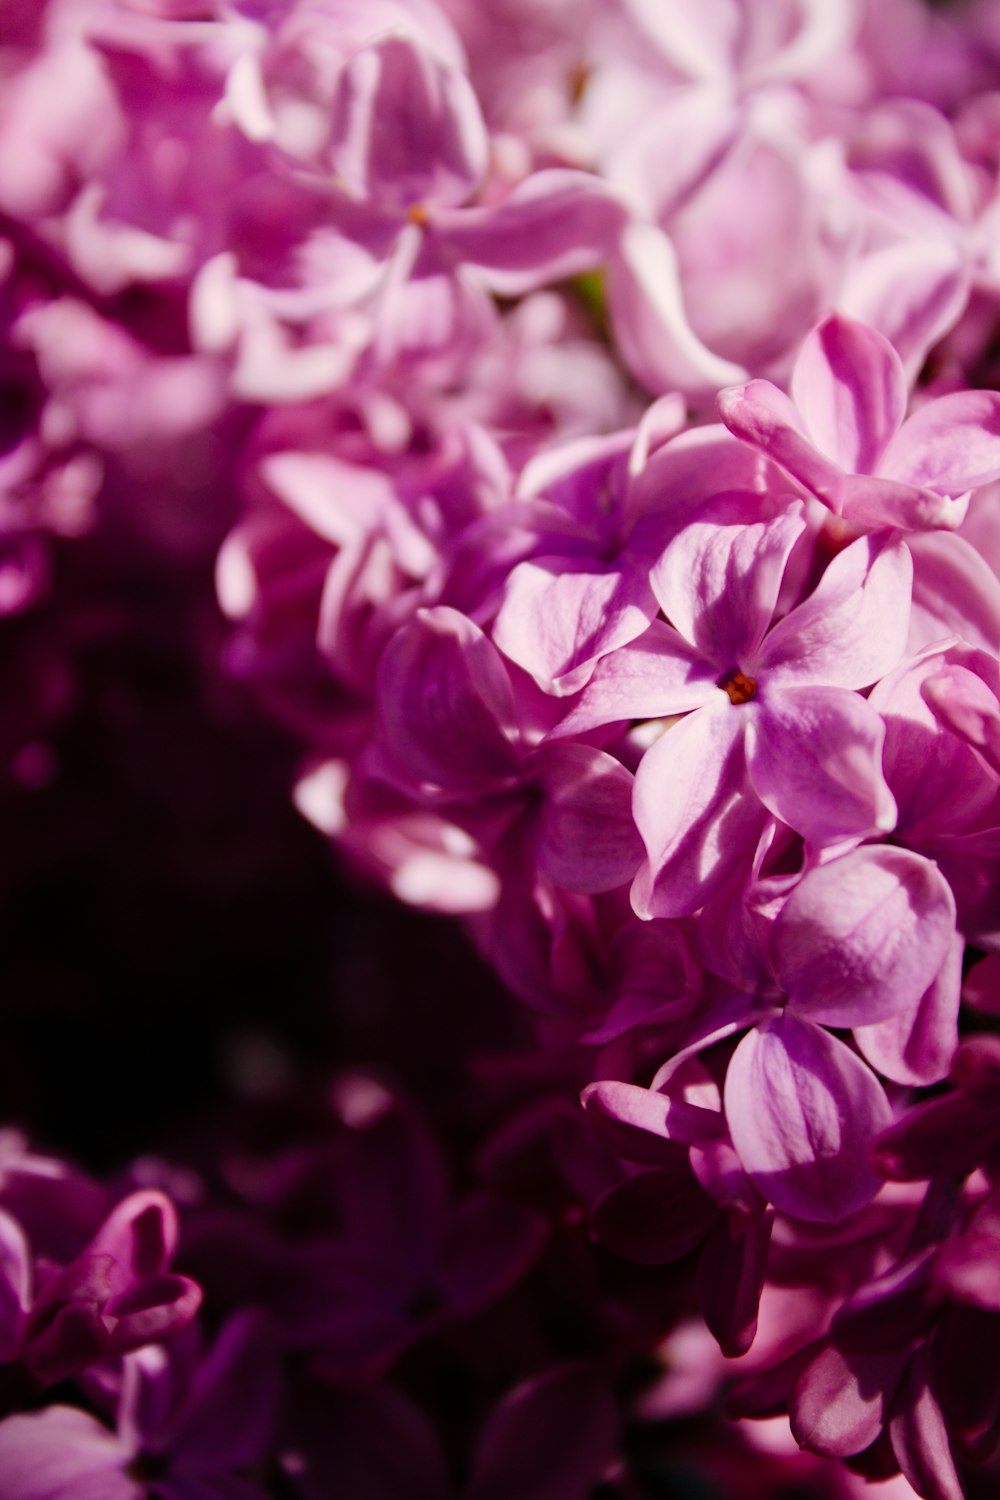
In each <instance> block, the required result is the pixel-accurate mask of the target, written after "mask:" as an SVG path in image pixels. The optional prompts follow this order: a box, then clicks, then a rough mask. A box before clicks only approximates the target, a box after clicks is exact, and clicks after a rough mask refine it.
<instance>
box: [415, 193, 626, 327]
mask: <svg viewBox="0 0 1000 1500" xmlns="http://www.w3.org/2000/svg"><path fill="white" fill-rule="evenodd" d="M627 217H628V214H627V211H626V208H625V205H624V204H623V203H622V202H621V201H620V199H619V198H617V197H616V196H615V194H614V192H613V190H612V189H611V188H610V187H608V186H606V185H605V184H604V183H603V182H602V181H601V179H600V178H598V177H593V176H591V175H590V173H587V172H573V171H568V170H563V169H561V168H551V169H549V170H547V171H543V172H535V173H533V175H532V176H530V177H527V178H526V179H525V180H524V181H523V182H521V183H519V184H518V186H517V187H516V188H515V189H514V191H513V192H512V193H511V195H510V197H509V198H505V199H504V200H503V202H502V203H499V204H496V205H493V206H491V207H489V208H468V209H463V210H461V211H459V212H455V213H442V214H440V215H437V216H436V217H435V233H436V234H437V236H438V237H439V238H440V240H441V241H442V242H445V244H446V249H447V252H448V254H449V256H454V255H457V256H459V257H460V258H461V260H462V261H464V262H465V263H466V264H468V265H470V266H475V267H477V268H478V269H479V270H480V271H482V272H484V273H485V277H486V280H487V282H488V283H489V286H490V288H491V289H492V290H493V291H494V292H498V293H499V294H500V295H501V296H506V297H519V296H521V295H522V294H523V293H525V292H529V291H532V290H534V289H535V288H536V287H540V286H544V285H546V284H547V283H549V282H552V281H561V280H563V279H565V278H566V277H568V276H575V275H576V274H577V273H578V272H580V271H586V270H589V269H590V268H591V267H592V266H595V265H598V264H599V263H600V262H601V261H603V260H605V259H607V256H608V254H609V252H610V250H611V247H612V245H613V244H614V242H615V240H616V239H617V237H618V235H619V234H620V232H621V229H622V227H623V225H624V224H625V221H626V219H627Z"/></svg>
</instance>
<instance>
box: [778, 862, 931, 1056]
mask: <svg viewBox="0 0 1000 1500" xmlns="http://www.w3.org/2000/svg"><path fill="white" fill-rule="evenodd" d="M954 941H955V902H954V898H953V897H952V894H951V891H950V890H949V889H948V885H947V882H946V881H945V880H944V878H943V877H942V876H941V875H940V874H939V872H938V870H937V867H936V866H935V865H933V864H931V862H930V861H929V860H926V859H921V857H920V855H919V854H911V853H910V851H909V850H907V849H893V848H885V847H868V848H863V849H856V850H854V851H852V853H850V854H847V855H845V856H844V857H843V858H842V859H835V860H832V861H831V862H830V863H829V864H826V865H820V866H818V867H817V868H816V869H813V870H810V871H809V873H808V874H807V875H805V876H804V878H803V879H802V880H801V881H800V882H799V884H798V885H797V886H796V887H795V889H794V890H793V891H792V893H791V895H790V896H789V897H788V900H787V901H786V902H785V905H784V907H783V909H782V911H781V913H780V914H779V916H778V918H777V920H776V922H775V924H774V929H773V935H772V943H771V946H772V954H773V962H774V966H775V970H776V973H777V975H778V978H779V979H780V981H781V983H782V984H783V985H784V987H785V989H786V991H787V992H788V995H789V1004H790V1005H792V1006H793V1007H794V1009H795V1012H796V1014H797V1015H801V1016H808V1017H810V1018H811V1019H812V1020H814V1021H818V1022H820V1023H822V1024H823V1025H826V1026H862V1027H863V1026H866V1025H868V1024H869V1023H871V1022H876V1021H884V1020H887V1019H888V1018H889V1017H892V1016H896V1015H898V1014H903V1015H907V1016H910V1017H913V1016H914V1015H915V1013H916V1012H917V1010H918V1008H919V1006H920V1005H921V1002H922V998H923V996H924V993H925V991H926V990H927V987H928V984H929V983H930V982H931V981H932V980H934V979H935V978H936V976H937V975H938V973H939V971H940V970H941V969H942V967H943V966H944V965H945V963H946V960H948V958H949V955H950V954H951V953H952V950H953V945H954ZM948 972H949V974H950V972H951V971H950V969H949V971H948ZM952 977H953V976H952ZM942 984H943V986H944V990H943V991H942V994H941V996H940V1000H941V1004H942V1006H944V1007H945V1008H947V1004H948V1001H947V992H948V988H949V980H948V976H945V978H944V979H942ZM954 1005H955V1008H957V994H956V997H955V1001H954ZM953 1029H954V1028H953V1027H952V1030H953Z"/></svg>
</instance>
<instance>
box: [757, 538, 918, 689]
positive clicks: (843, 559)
mask: <svg viewBox="0 0 1000 1500" xmlns="http://www.w3.org/2000/svg"><path fill="white" fill-rule="evenodd" d="M912 578H913V564H912V562H911V561H910V554H909V552H908V550H907V548H906V544H905V543H904V542H903V541H902V540H901V539H900V538H899V537H897V536H894V535H891V534H883V535H882V536H864V537H859V538H858V540H857V541H856V542H852V543H851V545H850V546H849V547H845V549H844V551H843V552H840V553H838V554H837V556H836V557H835V558H834V559H833V561H832V562H831V563H830V565H829V567H828V568H827V570H826V572H825V573H824V574H823V577H822V578H821V579H820V582H819V584H818V585H817V587H816V588H815V590H814V591H813V593H811V594H810V595H809V598H808V599H806V600H805V601H804V602H803V603H802V604H800V605H798V607H797V608H795V609H793V610H792V611H791V613H790V614H787V615H786V616H785V618H784V619H783V620H781V621H779V623H778V624H777V625H776V626H775V627H774V629H773V630H772V631H771V633H770V634H769V635H768V637H767V639H766V640H765V641H764V646H763V649H762V650H761V653H760V656H759V658H758V661H757V669H756V670H757V671H758V672H759V673H760V674H761V675H764V674H766V680H767V681H768V682H771V683H775V684H779V683H780V684H781V685H788V684H791V683H795V684H796V685H798V684H800V683H802V684H804V683H816V684H817V685H822V686H824V687H845V688H865V687H870V686H871V684H872V683H873V682H877V681H878V679H879V678H880V677H884V676H885V674H886V673H887V672H891V671H892V669H893V667H894V666H895V665H896V663H897V662H898V661H899V659H900V657H901V656H902V654H903V652H904V650H905V649H906V633H907V625H908V621H909V613H910V592H911V588H912ZM750 670H751V671H753V670H754V669H753V668H752V667H751V668H750Z"/></svg>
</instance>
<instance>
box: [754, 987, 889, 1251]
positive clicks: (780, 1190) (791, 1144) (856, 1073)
mask: <svg viewBox="0 0 1000 1500" xmlns="http://www.w3.org/2000/svg"><path fill="white" fill-rule="evenodd" d="M724 1098H725V1111H726V1119H727V1121H728V1122H729V1129H730V1134H731V1136H732V1141H733V1145H734V1147H735V1148H736V1151H737V1154H738V1155H739V1158H740V1161H741V1162H742V1163H743V1166H744V1169H745V1170H746V1172H747V1174H748V1175H749V1177H750V1178H751V1180H752V1182H753V1183H754V1185H755V1186H756V1187H757V1189H758V1190H759V1191H760V1192H761V1193H762V1194H763V1196H764V1197H765V1198H767V1199H768V1200H769V1201H770V1202H771V1203H773V1204H774V1206H775V1208H777V1209H780V1210H781V1211H782V1212H784V1213H788V1214H792V1215H793V1216H794V1217H796V1218H800V1219H809V1220H812V1221H818V1222H820V1223H824V1224H837V1223H839V1222H840V1221H841V1220H842V1219H845V1218H846V1217H847V1215H848V1214H851V1213H854V1212H856V1210H857V1209H859V1208H863V1207H864V1205H865V1204H866V1203H869V1202H870V1201H871V1199H872V1198H874V1196H875V1194H876V1192H877V1191H878V1187H879V1182H878V1178H877V1177H876V1176H875V1174H874V1172H873V1171H872V1169H871V1167H870V1166H869V1165H868V1149H869V1145H870V1142H871V1140H872V1138H873V1136H874V1135H875V1134H876V1133H877V1132H878V1131H879V1130H882V1129H884V1128H885V1127H886V1126H887V1125H888V1124H889V1122H890V1119H891V1111H890V1109H889V1102H888V1100H887V1099H886V1097H885V1094H884V1093H883V1091H882V1087H881V1085H880V1084H879V1082H878V1080H877V1079H876V1077H875V1075H874V1073H872V1072H871V1070H870V1069H869V1068H867V1067H866V1066H865V1064H864V1063H863V1062H862V1061H861V1059H860V1058H859V1057H857V1056H856V1055H855V1053H853V1052H851V1051H850V1049H849V1048H847V1047H846V1046H845V1045H844V1043H843V1042H839V1041H837V1039H836V1038H835V1037H832V1036H830V1035H829V1034H828V1033H827V1032H825V1031H823V1030H822V1029H821V1028H820V1027H819V1026H814V1025H813V1024H812V1022H811V1021H800V1020H798V1019H797V1018H796V1017H795V1016H793V1015H791V1014H790V1013H789V1012H787V1011H786V1012H785V1013H784V1014H783V1015H782V1016H781V1017H780V1018H779V1019H777V1020H775V1021H771V1022H765V1023H764V1024H763V1025H762V1026H759V1027H757V1028H756V1029H755V1030H754V1031H751V1032H749V1033H748V1035H747V1036H745V1037H744V1038H743V1040H742V1041H741V1042H740V1044H739V1046H738V1047H737V1048H736V1051H735V1052H734V1053H733V1056H732V1058H731V1060H730V1063H729V1068H728V1071H727V1073H726V1086H725V1096H724Z"/></svg>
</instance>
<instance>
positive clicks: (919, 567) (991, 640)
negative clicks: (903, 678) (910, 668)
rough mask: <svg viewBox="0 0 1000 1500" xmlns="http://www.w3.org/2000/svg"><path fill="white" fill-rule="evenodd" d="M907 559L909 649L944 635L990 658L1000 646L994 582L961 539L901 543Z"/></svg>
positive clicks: (942, 535)
mask: <svg viewBox="0 0 1000 1500" xmlns="http://www.w3.org/2000/svg"><path fill="white" fill-rule="evenodd" d="M907 547H908V548H909V551H910V555H911V557H912V558H913V608H912V613H911V615H910V640H909V650H910V651H919V650H920V649H921V647H923V646H928V645H930V644H931V642H933V641H939V640H941V638H942V637H943V636H946V635H958V636H961V637H962V639H963V640H964V641H968V643H969V645H970V646H980V647H981V648H982V649H983V650H984V651H989V652H990V653H991V654H995V653H996V650H997V646H998V644H1000V579H998V578H997V575H996V574H995V573H994V571H993V569H992V568H991V567H990V565H989V563H988V562H986V561H985V560H984V558H983V557H982V556H980V554H979V553H978V552H977V551H976V550H975V548H974V547H971V546H970V545H969V543H968V542H967V541H966V540H965V538H964V537H963V536H955V535H954V534H953V533H952V532H948V531H935V532H932V533H930V534H929V535H918V536H912V537H909V538H907Z"/></svg>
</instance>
